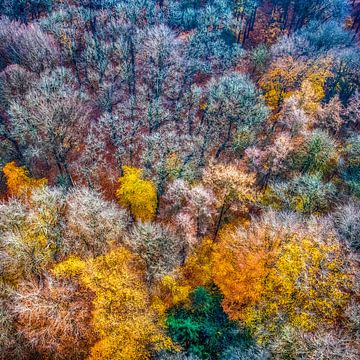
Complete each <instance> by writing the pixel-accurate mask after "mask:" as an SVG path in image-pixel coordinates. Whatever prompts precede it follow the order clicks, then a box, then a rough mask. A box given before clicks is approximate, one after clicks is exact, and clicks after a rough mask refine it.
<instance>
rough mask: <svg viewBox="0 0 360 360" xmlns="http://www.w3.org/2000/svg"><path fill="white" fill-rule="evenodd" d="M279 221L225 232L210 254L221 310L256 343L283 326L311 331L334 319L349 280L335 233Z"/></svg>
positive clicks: (342, 304) (345, 297) (342, 305)
mask: <svg viewBox="0 0 360 360" xmlns="http://www.w3.org/2000/svg"><path fill="white" fill-rule="evenodd" d="M278 220H279V219H278ZM280 220H281V219H280ZM282 221H283V219H282V220H281V221H277V220H276V218H274V216H273V218H272V219H271V218H270V219H269V218H268V219H266V218H265V219H262V220H260V221H255V222H254V223H253V224H251V225H250V227H249V228H248V229H243V228H236V229H232V230H230V231H226V230H224V232H223V233H222V234H221V241H220V243H219V244H218V246H217V247H216V250H215V254H214V257H213V277H214V281H215V283H216V285H217V286H218V287H219V288H220V290H221V291H222V293H223V295H224V300H223V307H224V310H225V311H226V312H227V313H228V315H229V316H230V318H232V319H234V320H241V321H243V322H244V323H245V324H246V325H247V326H248V327H249V328H250V329H251V330H252V331H253V333H254V334H255V335H257V337H258V338H259V340H260V341H266V340H268V338H269V337H271V336H272V335H274V334H276V333H277V332H278V331H280V330H281V329H282V328H283V327H284V326H287V325H290V326H292V327H294V328H297V329H299V330H302V331H310V330H315V329H316V328H317V326H318V325H324V324H331V323H334V322H336V321H337V320H338V319H339V316H340V315H341V313H342V311H343V310H344V309H345V307H346V305H347V302H348V299H349V295H348V293H349V289H350V288H351V283H352V278H351V276H350V275H349V274H350V269H349V268H348V267H347V260H346V258H345V256H344V254H343V252H342V250H341V247H340V245H339V243H338V242H337V240H336V239H335V236H334V235H333V234H331V233H328V230H327V229H326V228H325V227H324V228H322V230H321V224H319V223H317V224H312V225H309V224H306V223H304V222H301V221H300V220H298V219H296V218H292V219H290V220H289V221H287V222H283V223H282V224H281V222H282ZM311 226H317V228H318V229H320V230H313V229H312V228H311Z"/></svg>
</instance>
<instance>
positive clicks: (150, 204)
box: [116, 166, 157, 221]
mask: <svg viewBox="0 0 360 360" xmlns="http://www.w3.org/2000/svg"><path fill="white" fill-rule="evenodd" d="M123 172H124V175H123V176H122V177H120V178H119V180H118V181H119V184H120V185H119V188H118V189H117V190H116V196H117V197H118V199H119V203H120V205H122V206H124V207H126V208H128V209H129V210H130V212H131V213H132V215H133V216H134V217H135V218H136V219H138V220H142V221H147V220H152V219H153V218H154V216H155V213H156V206H157V196H156V187H155V185H154V183H153V182H152V181H149V180H143V179H142V175H143V171H142V170H141V169H136V168H133V167H129V166H124V167H123Z"/></svg>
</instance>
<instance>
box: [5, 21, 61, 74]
mask: <svg viewBox="0 0 360 360" xmlns="http://www.w3.org/2000/svg"><path fill="white" fill-rule="evenodd" d="M0 55H1V58H2V59H1V61H0V69H2V68H4V67H6V65H10V64H18V65H21V66H23V67H25V68H26V69H28V70H30V71H33V72H35V73H37V74H40V73H41V72H42V71H44V70H45V69H46V68H51V67H53V66H54V65H56V64H57V63H58V61H59V56H60V54H59V49H58V47H57V45H56V43H55V41H54V39H53V38H52V37H51V35H48V34H46V33H44V32H43V31H42V30H41V28H40V26H39V25H38V24H36V23H34V24H29V25H25V24H20V23H19V22H16V21H14V22H11V21H10V20H9V19H8V18H6V17H3V18H2V19H1V20H0Z"/></svg>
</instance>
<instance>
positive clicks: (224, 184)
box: [203, 164, 255, 238]
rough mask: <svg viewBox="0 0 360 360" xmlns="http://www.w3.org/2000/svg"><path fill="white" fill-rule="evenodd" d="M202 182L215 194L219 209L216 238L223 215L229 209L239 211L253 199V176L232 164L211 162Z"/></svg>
mask: <svg viewBox="0 0 360 360" xmlns="http://www.w3.org/2000/svg"><path fill="white" fill-rule="evenodd" d="M203 182H204V184H205V186H207V187H209V188H210V189H211V190H212V191H213V193H214V194H215V199H216V207H217V209H218V211H219V214H218V219H217V223H216V225H215V234H214V237H215V238H216V237H217V234H218V232H219V230H220V227H221V225H222V224H223V219H224V216H225V215H226V214H227V212H228V211H229V210H230V209H232V210H237V211H239V210H240V211H241V210H243V209H244V208H246V207H247V205H248V204H249V203H252V202H254V201H255V189H254V184H255V177H254V175H253V174H248V173H246V172H245V169H241V168H240V167H237V166H234V165H222V164H218V165H215V164H211V165H210V166H209V167H208V168H207V169H206V170H205V173H204V177H203Z"/></svg>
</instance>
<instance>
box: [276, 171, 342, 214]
mask: <svg viewBox="0 0 360 360" xmlns="http://www.w3.org/2000/svg"><path fill="white" fill-rule="evenodd" d="M270 189H271V190H270V191H271V193H272V194H273V195H274V205H275V206H276V204H277V203H279V205H280V208H284V209H289V210H292V211H297V212H299V213H303V214H306V215H310V214H321V213H324V212H326V211H328V210H329V208H330V206H331V204H332V202H333V200H334V197H335V194H336V188H335V186H334V184H333V183H331V182H328V183H324V182H323V181H322V180H321V177H320V175H319V174H315V175H302V176H299V177H296V178H294V179H291V180H290V181H288V182H281V183H274V184H271V185H270Z"/></svg>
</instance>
